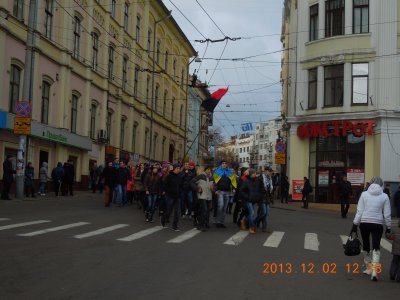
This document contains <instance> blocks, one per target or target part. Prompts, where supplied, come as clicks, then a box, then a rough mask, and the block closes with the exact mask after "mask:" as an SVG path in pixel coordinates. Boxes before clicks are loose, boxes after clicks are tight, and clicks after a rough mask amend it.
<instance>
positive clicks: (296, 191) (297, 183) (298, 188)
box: [292, 180, 304, 201]
mask: <svg viewBox="0 0 400 300" xmlns="http://www.w3.org/2000/svg"><path fill="white" fill-rule="evenodd" d="M303 187H304V180H292V201H301V200H302V198H303V194H302V193H301V192H302V191H303Z"/></svg>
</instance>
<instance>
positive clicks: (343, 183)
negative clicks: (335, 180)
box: [339, 176, 353, 219]
mask: <svg viewBox="0 0 400 300" xmlns="http://www.w3.org/2000/svg"><path fill="white" fill-rule="evenodd" d="M339 194H340V209H341V212H342V218H343V219H345V218H347V213H348V211H349V208H350V202H349V198H350V196H351V195H353V189H352V187H351V183H350V181H348V180H347V176H344V177H343V178H342V179H341V180H340V181H339Z"/></svg>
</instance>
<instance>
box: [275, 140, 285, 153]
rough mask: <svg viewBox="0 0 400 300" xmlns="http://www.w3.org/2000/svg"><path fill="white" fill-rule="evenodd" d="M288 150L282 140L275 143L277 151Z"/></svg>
mask: <svg viewBox="0 0 400 300" xmlns="http://www.w3.org/2000/svg"><path fill="white" fill-rule="evenodd" d="M285 150H286V146H285V144H284V143H282V142H277V143H276V145H275V151H276V152H278V153H284V152H285Z"/></svg>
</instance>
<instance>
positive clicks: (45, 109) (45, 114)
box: [40, 81, 50, 124]
mask: <svg viewBox="0 0 400 300" xmlns="http://www.w3.org/2000/svg"><path fill="white" fill-rule="evenodd" d="M49 104H50V83H48V82H47V81H43V82H42V118H41V120H40V121H41V122H42V123H43V124H48V123H49Z"/></svg>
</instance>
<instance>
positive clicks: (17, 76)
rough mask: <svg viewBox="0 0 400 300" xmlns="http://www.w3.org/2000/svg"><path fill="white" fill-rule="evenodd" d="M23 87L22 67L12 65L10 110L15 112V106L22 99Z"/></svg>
mask: <svg viewBox="0 0 400 300" xmlns="http://www.w3.org/2000/svg"><path fill="white" fill-rule="evenodd" d="M20 88H21V68H20V67H18V66H17V65H14V64H13V65H11V72H10V94H9V103H10V107H9V112H11V113H15V106H16V104H17V102H18V101H19V99H20V94H19V92H20Z"/></svg>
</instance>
